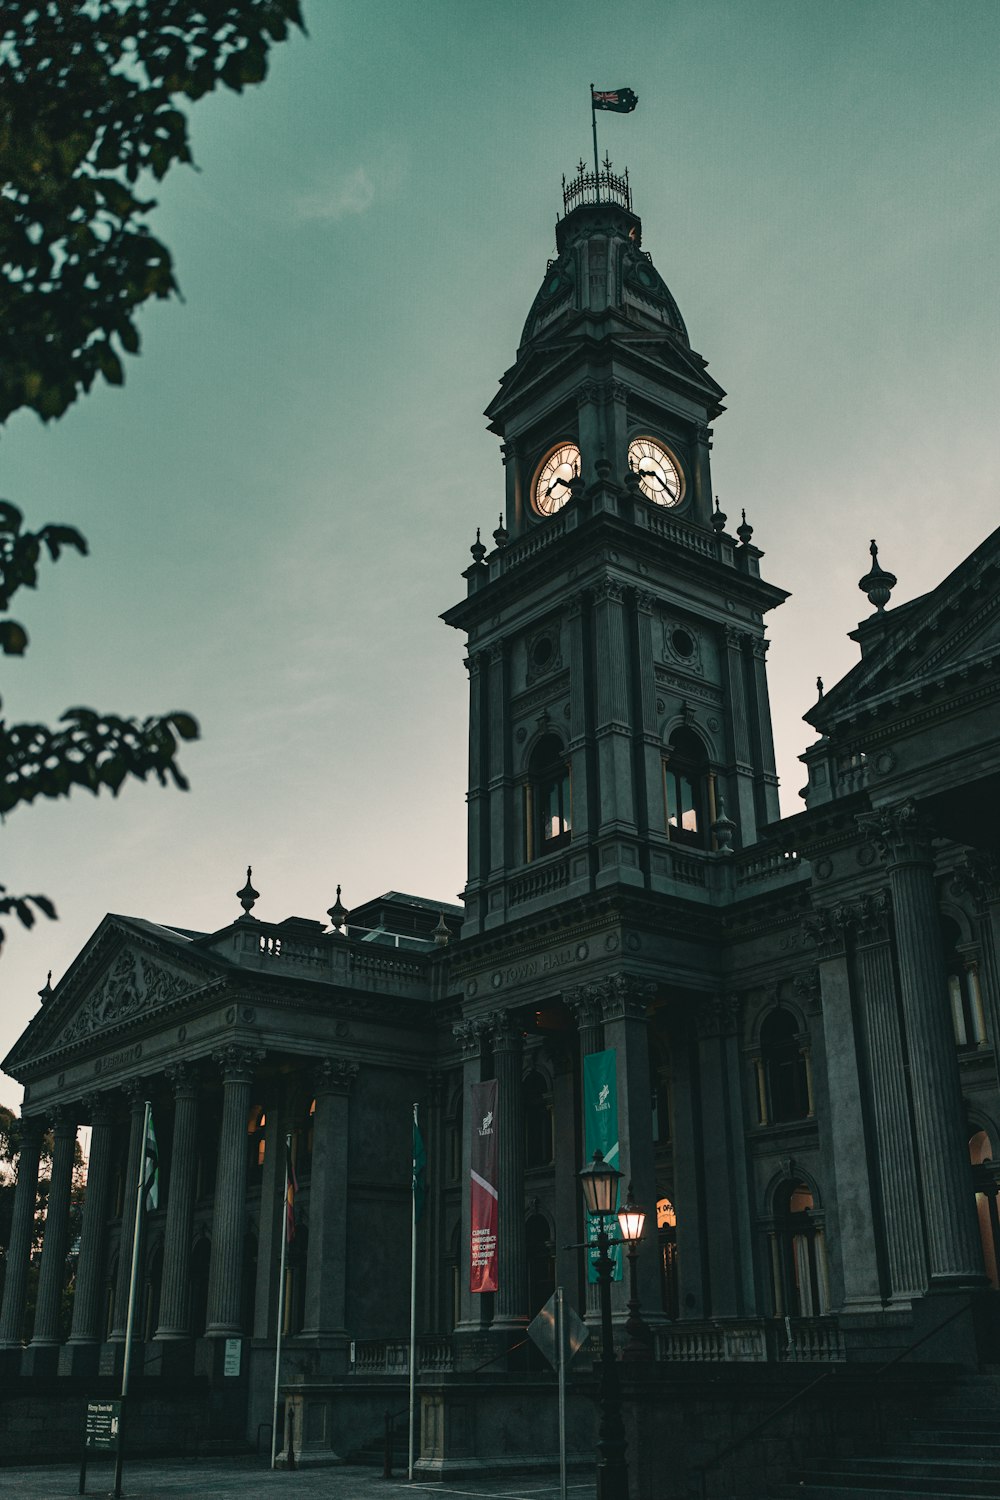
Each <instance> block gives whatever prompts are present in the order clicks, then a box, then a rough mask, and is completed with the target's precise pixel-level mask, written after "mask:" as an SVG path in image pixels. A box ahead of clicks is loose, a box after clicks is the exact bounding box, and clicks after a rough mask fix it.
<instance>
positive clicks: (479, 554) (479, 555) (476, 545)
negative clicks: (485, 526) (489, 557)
mask: <svg viewBox="0 0 1000 1500" xmlns="http://www.w3.org/2000/svg"><path fill="white" fill-rule="evenodd" d="M469 551H470V552H471V553H472V561H473V562H474V563H481V562H482V560H483V558H484V557H485V556H486V548H485V546H484V545H483V542H482V540H481V538H480V535H479V527H478V526H477V527H476V540H475V541H474V542H473V544H472V546H471V547H470V548H469Z"/></svg>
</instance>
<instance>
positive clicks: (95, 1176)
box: [68, 1094, 115, 1344]
mask: <svg viewBox="0 0 1000 1500" xmlns="http://www.w3.org/2000/svg"><path fill="white" fill-rule="evenodd" d="M83 1104H84V1108H85V1109H86V1110H87V1113H88V1114H89V1115H90V1157H89V1159H88V1161H87V1190H86V1193H85V1195H84V1199H83V1228H82V1230H81V1232H80V1260H79V1263H78V1265H77V1268H76V1289H75V1290H74V1293H73V1328H72V1331H71V1333H70V1336H69V1339H68V1342H69V1343H70V1344H98V1343H99V1342H100V1340H101V1334H102V1332H103V1330H102V1328H101V1318H102V1314H103V1312H104V1308H103V1305H102V1296H101V1293H102V1291H103V1273H104V1257H105V1253H106V1251H107V1238H108V1199H109V1197H110V1193H111V1169H112V1164H113V1154H114V1134H115V1133H114V1124H113V1110H112V1104H111V1099H110V1098H109V1096H108V1095H107V1094H96V1095H94V1096H93V1097H92V1098H90V1099H85V1100H84V1101H83Z"/></svg>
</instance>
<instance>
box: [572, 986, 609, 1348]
mask: <svg viewBox="0 0 1000 1500" xmlns="http://www.w3.org/2000/svg"><path fill="white" fill-rule="evenodd" d="M601 1000H602V994H601V989H600V986H599V985H596V984H584V985H580V986H579V987H578V988H577V989H573V990H567V991H566V992H565V993H564V995H563V1003H564V1004H565V1005H566V1007H567V1009H568V1010H569V1011H570V1012H571V1013H572V1015H573V1017H574V1019H575V1021H576V1030H577V1036H578V1038H579V1043H580V1074H581V1077H582V1076H583V1059H584V1058H585V1057H588V1056H589V1055H590V1053H592V1052H600V1051H602V1050H603V1047H604V1040H603V1036H604V1033H603V1023H604V1009H603V1006H602V1003H601ZM585 1117H586V1109H585V1104H584V1100H583V1097H582V1095H581V1098H580V1139H581V1141H582V1140H584V1139H585V1138H586V1118H585ZM584 1165H585V1163H584V1162H582V1161H581V1162H579V1163H578V1164H577V1166H576V1168H575V1170H574V1172H573V1177H574V1182H575V1179H576V1173H577V1172H578V1171H579V1170H580V1167H582V1166H584ZM575 1186H576V1190H577V1191H576V1231H575V1234H574V1238H575V1239H580V1238H582V1237H583V1236H584V1235H585V1233H586V1225H585V1224H584V1222H583V1220H584V1211H583V1198H582V1194H581V1192H580V1185H579V1183H578V1182H575ZM584 1291H585V1296H586V1302H587V1308H586V1310H587V1313H588V1314H590V1315H592V1317H594V1318H596V1317H597V1316H598V1315H599V1301H598V1289H597V1286H596V1284H595V1283H592V1282H591V1281H590V1278H589V1277H586V1278H585V1280H584Z"/></svg>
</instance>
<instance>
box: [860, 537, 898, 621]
mask: <svg viewBox="0 0 1000 1500" xmlns="http://www.w3.org/2000/svg"><path fill="white" fill-rule="evenodd" d="M868 550H869V551H870V553H871V555H872V565H871V571H870V572H868V573H866V574H865V576H864V578H859V579H858V588H859V589H860V590H861V592H862V593H863V594H867V595H868V598H869V600H870V601H871V603H872V604H874V606H875V608H876V610H877V611H878V613H879V614H882V612H883V611H884V609H885V607H886V605H887V604H888V602H889V595H890V594H891V593H892V591H893V589H894V588H895V587H896V575H895V573H887V572H886V571H885V569H884V568H880V567H879V565H878V547H877V546H876V545H875V540H874V538H873V539H872V544H871V546H870V547H869V549H868Z"/></svg>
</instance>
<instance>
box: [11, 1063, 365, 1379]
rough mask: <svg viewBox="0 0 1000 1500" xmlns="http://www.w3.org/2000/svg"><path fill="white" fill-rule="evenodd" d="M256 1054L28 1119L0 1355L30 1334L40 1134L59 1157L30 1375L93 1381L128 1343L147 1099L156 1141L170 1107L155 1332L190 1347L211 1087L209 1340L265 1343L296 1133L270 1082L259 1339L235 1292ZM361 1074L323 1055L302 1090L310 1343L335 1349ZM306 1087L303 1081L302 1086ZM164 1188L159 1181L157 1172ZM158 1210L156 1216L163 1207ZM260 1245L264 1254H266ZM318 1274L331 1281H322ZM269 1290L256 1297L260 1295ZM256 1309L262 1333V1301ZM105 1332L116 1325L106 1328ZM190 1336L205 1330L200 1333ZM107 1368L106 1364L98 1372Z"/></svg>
mask: <svg viewBox="0 0 1000 1500" xmlns="http://www.w3.org/2000/svg"><path fill="white" fill-rule="evenodd" d="M263 1058H264V1052H263V1051H262V1050H261V1049H259V1048H251V1047H245V1046H239V1045H232V1046H227V1047H225V1048H223V1049H221V1050H217V1051H216V1052H214V1053H213V1054H212V1056H211V1057H210V1058H202V1059H194V1060H191V1061H184V1062H177V1063H174V1064H171V1065H170V1066H169V1067H168V1068H166V1069H165V1070H164V1072H163V1073H162V1074H159V1075H156V1076H155V1077H147V1078H139V1079H129V1080H127V1081H126V1082H125V1083H124V1084H122V1085H119V1086H113V1087H109V1088H108V1089H105V1090H100V1091H95V1092H92V1093H90V1094H88V1095H84V1096H81V1097H80V1098H79V1099H78V1100H77V1101H76V1102H75V1103H66V1104H60V1105H59V1106H58V1107H57V1108H56V1109H55V1110H53V1111H51V1112H49V1113H47V1114H46V1115H45V1116H42V1115H41V1114H35V1115H31V1114H26V1116H25V1120H24V1130H23V1136H22V1142H21V1150H20V1155H19V1163H18V1177H17V1186H16V1190H15V1195H14V1209H13V1218H12V1224H11V1235H10V1242H9V1246H8V1252H7V1264H6V1277H5V1280H4V1288H3V1299H2V1304H0V1351H3V1350H6V1351H15V1350H20V1349H21V1348H22V1345H23V1339H24V1333H25V1312H26V1294H27V1289H28V1273H29V1266H30V1261H31V1255H32V1248H33V1238H34V1219H35V1208H36V1200H37V1196H38V1180H39V1160H40V1153H41V1146H42V1139H43V1135H44V1132H45V1130H46V1128H51V1129H52V1131H53V1151H52V1163H51V1178H50V1184H49V1192H48V1203H47V1209H46V1216H45V1230H44V1237H43V1241H42V1251H41V1261H40V1266H39V1274H38V1289H37V1296H36V1303H35V1317H34V1327H33V1330H32V1336H31V1340H30V1343H29V1344H28V1346H27V1348H26V1350H25V1351H24V1363H23V1369H24V1372H25V1373H53V1372H54V1371H55V1370H56V1369H58V1370H59V1372H60V1373H77V1372H79V1373H92V1372H94V1371H96V1369H97V1360H98V1355H99V1351H100V1350H101V1348H102V1346H104V1347H106V1346H107V1345H119V1346H120V1345H122V1344H123V1343H124V1340H125V1335H126V1321H127V1309H128V1294H129V1280H130V1273H131V1254H130V1251H131V1236H132V1222H133V1219H132V1215H133V1212H134V1205H135V1185H136V1183H137V1181H138V1174H139V1167H140V1160H141V1156H142V1150H143V1139H142V1132H143V1120H144V1115H145V1101H146V1099H149V1098H151V1099H153V1101H154V1116H155V1117H156V1119H157V1122H158V1125H159V1130H160V1134H161V1140H160V1146H161V1151H162V1149H163V1145H164V1144H165V1143H164V1141H163V1139H162V1136H163V1131H164V1125H163V1121H164V1119H165V1118H166V1114H167V1112H166V1110H165V1109H164V1108H163V1106H164V1104H165V1103H166V1098H167V1097H168V1091H169V1095H170V1096H172V1104H173V1109H172V1126H171V1128H170V1144H169V1173H168V1174H167V1176H166V1183H165V1188H166V1192H165V1211H164V1212H163V1214H162V1218H161V1220H160V1222H159V1223H158V1226H157V1227H158V1230H159V1231H161V1233H162V1252H163V1262H162V1266H163V1269H162V1279H161V1283H160V1297H159V1316H158V1319H157V1324H156V1328H155V1331H154V1334H153V1337H154V1340H155V1341H156V1342H158V1343H161V1344H164V1345H165V1344H170V1343H174V1344H176V1343H179V1342H186V1341H189V1340H191V1338H192V1334H193V1333H194V1332H195V1331H196V1330H194V1329H193V1326H192V1308H191V1278H190V1268H191V1255H192V1248H193V1241H194V1234H195V1219H196V1192H197V1191H198V1179H199V1156H200V1155H202V1154H203V1151H202V1145H203V1138H202V1135H201V1133H200V1126H202V1125H203V1120H204V1115H203V1112H202V1111H201V1109H200V1105H202V1103H203V1101H204V1100H205V1097H206V1094H208V1095H209V1096H210V1094H211V1091H212V1089H213V1087H214V1088H215V1089H218V1090H220V1091H221V1095H222V1117H221V1128H220V1129H219V1134H218V1155H217V1169H216V1174H215V1188H214V1197H213V1201H212V1203H211V1208H210V1219H209V1224H207V1225H205V1227H206V1228H207V1229H208V1230H209V1234H210V1259H209V1275H208V1301H207V1311H206V1322H205V1328H204V1335H205V1337H206V1338H208V1339H210V1340H225V1339H229V1338H234V1337H239V1336H240V1335H241V1334H243V1333H245V1332H254V1333H256V1334H257V1335H258V1336H263V1337H268V1336H271V1337H273V1334H274V1316H273V1307H270V1306H269V1305H268V1301H269V1295H268V1294H269V1293H270V1289H271V1288H270V1283H271V1282H272V1281H273V1280H274V1277H273V1274H272V1267H271V1265H270V1261H271V1260H273V1261H274V1263H275V1265H276V1264H277V1257H278V1253H279V1250H280V1236H279V1234H277V1233H275V1232H274V1226H272V1225H271V1223H270V1220H272V1219H273V1220H274V1221H275V1224H276V1225H277V1223H278V1220H279V1219H280V1217H281V1204H280V1195H281V1193H282V1185H283V1180H284V1150H283V1144H284V1132H285V1129H286V1128H289V1127H290V1126H291V1124H292V1120H291V1118H283V1115H287V1109H286V1099H285V1094H286V1090H285V1087H284V1083H283V1080H280V1079H279V1080H277V1084H276V1082H275V1080H273V1079H265V1080H263V1081H262V1082H259V1083H258V1084H257V1085H256V1087H258V1088H260V1089H262V1090H263V1091H264V1092H265V1093H266V1094H267V1096H268V1097H269V1102H270V1103H271V1104H272V1105H273V1111H272V1112H271V1113H269V1128H268V1129H267V1132H266V1139H267V1141H268V1143H269V1146H270V1150H269V1152H268V1155H267V1158H266V1162H267V1169H268V1170H267V1171H266V1172H265V1174H264V1180H263V1182H262V1191H261V1205H262V1206H261V1212H260V1223H259V1224H258V1225H256V1226H255V1227H256V1228H257V1229H258V1230H259V1232H260V1236H261V1240H262V1242H265V1243H266V1250H267V1258H268V1264H267V1265H266V1266H263V1267H261V1268H260V1271H259V1274H258V1287H257V1288H256V1293H257V1296H256V1301H257V1304H258V1315H257V1316H255V1323H254V1328H253V1329H252V1330H250V1329H244V1328H243V1304H242V1293H243V1285H244V1273H245V1266H244V1254H245V1245H246V1237H247V1232H248V1228H249V1227H251V1226H250V1225H249V1221H248V1208H247V1193H248V1185H249V1168H250V1156H249V1149H248V1118H249V1115H250V1110H251V1105H252V1102H253V1091H254V1088H255V1076H256V1073H257V1070H258V1068H259V1065H260V1063H261V1062H262V1060H263ZM357 1072H358V1065H357V1064H356V1063H354V1062H351V1061H348V1060H345V1059H342V1058H331V1057H324V1058H322V1059H320V1060H319V1063H318V1065H315V1064H314V1067H313V1070H311V1073H310V1077H309V1086H311V1087H313V1088H314V1091H315V1114H314V1120H313V1132H314V1153H313V1163H312V1172H311V1182H310V1199H309V1203H310V1236H311V1242H312V1245H313V1246H314V1253H311V1254H310V1255H309V1258H308V1263H307V1283H306V1290H305V1307H306V1316H305V1327H304V1329H303V1333H304V1334H310V1335H313V1336H314V1337H315V1336H319V1335H322V1336H324V1337H326V1338H328V1339H330V1338H332V1339H334V1340H336V1339H341V1340H343V1339H344V1338H346V1333H345V1306H344V1296H345V1283H346V1276H345V1274H344V1266H345V1262H346V1253H347V1243H346V1229H345V1224H346V1217H345V1215H344V1213H343V1208H342V1204H343V1199H344V1198H345V1197H346V1191H347V1155H348V1115H347V1101H348V1095H349V1092H350V1088H351V1084H352V1082H353V1080H354V1078H355V1076H356V1074H357ZM298 1076H301V1075H298ZM123 1106H124V1116H125V1119H127V1128H128V1142H127V1148H126V1151H125V1166H124V1172H123V1174H122V1176H123V1181H124V1184H125V1190H124V1192H123V1193H122V1199H123V1202H122V1203H121V1205H120V1207H121V1216H120V1223H119V1221H118V1220H117V1218H116V1217H115V1215H114V1212H113V1210H114V1208H115V1205H113V1204H112V1203H111V1194H112V1190H113V1187H114V1178H115V1167H116V1140H120V1132H121V1127H122V1125H123V1124H124V1120H123ZM81 1124H89V1125H90V1130H91V1139H90V1152H89V1158H88V1170H87V1186H86V1191H85V1196H84V1204H83V1216H82V1225H81V1230H80V1237H79V1248H78V1258H77V1263H76V1280H75V1287H74V1295H73V1309H72V1323H71V1328H70V1331H69V1335H68V1338H67V1339H66V1341H65V1344H63V1341H62V1332H61V1318H62V1296H63V1290H64V1287H65V1283H66V1264H67V1252H68V1251H69V1249H70V1248H71V1247H70V1246H69V1244H68V1235H69V1226H70V1209H71V1195H72V1185H73V1170H74V1165H75V1153H76V1139H77V1130H78V1128H79V1126H80V1125H81ZM161 1177H162V1174H161ZM160 1207H161V1209H164V1203H163V1198H162V1197H161V1203H160ZM262 1248H264V1246H263V1244H262ZM116 1250H117V1254H118V1262H117V1271H116V1274H115V1277H114V1281H113V1284H111V1286H110V1299H111V1308H110V1317H109V1310H108V1307H107V1302H106V1298H107V1297H108V1295H109V1280H108V1273H109V1268H110V1267H111V1266H112V1265H113V1257H114V1255H115V1253H116ZM324 1273H325V1274H324ZM262 1291H263V1292H264V1295H263V1296H262V1295H261V1293H262ZM261 1303H263V1304H264V1306H263V1312H264V1318H263V1326H261V1319H260V1317H259V1310H260V1309H259V1304H261ZM108 1322H110V1328H108V1326H107V1325H108ZM197 1332H199V1333H200V1332H201V1329H200V1328H199V1329H198V1330H197ZM102 1367H103V1366H102Z"/></svg>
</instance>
